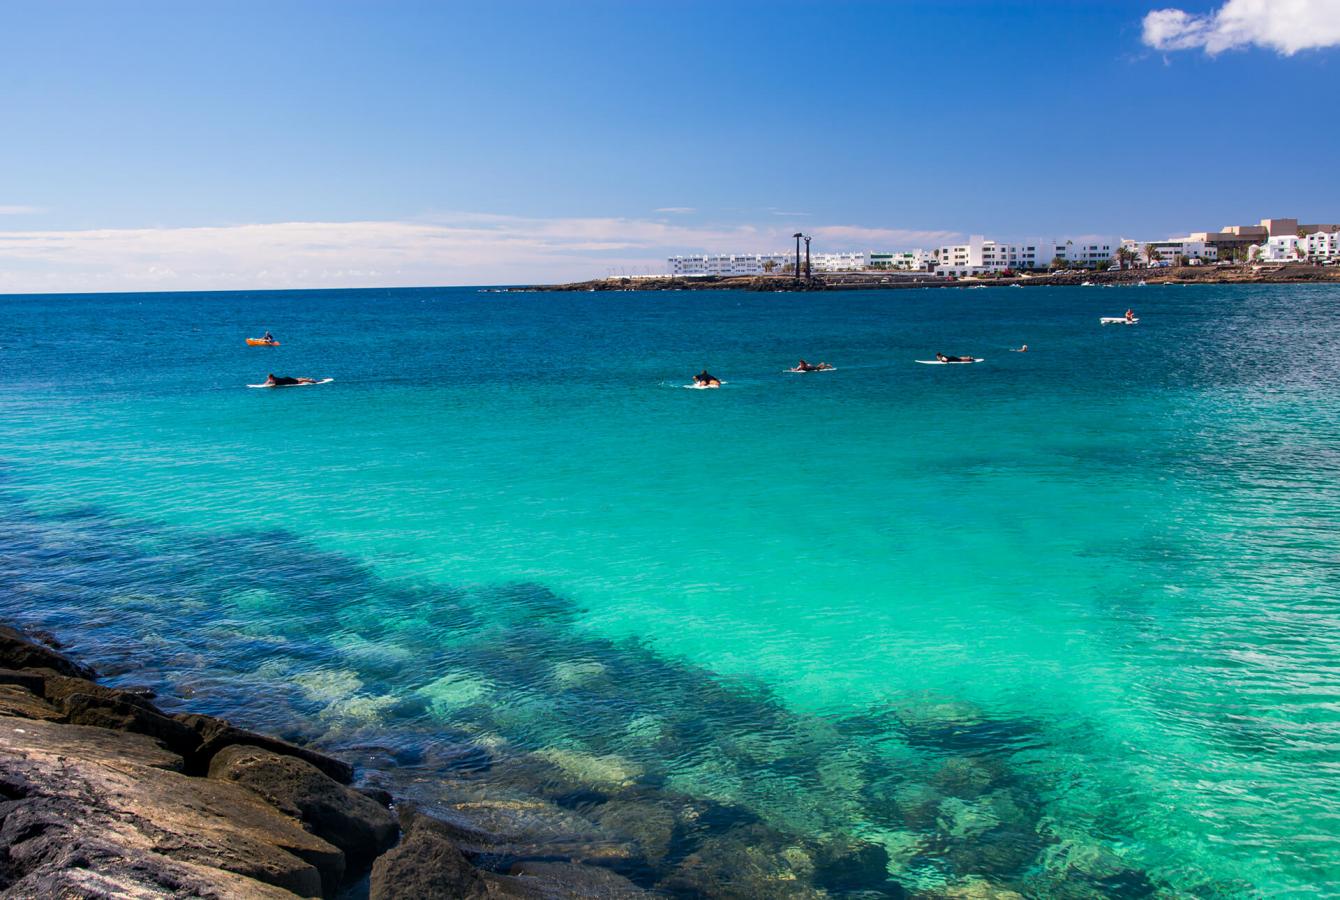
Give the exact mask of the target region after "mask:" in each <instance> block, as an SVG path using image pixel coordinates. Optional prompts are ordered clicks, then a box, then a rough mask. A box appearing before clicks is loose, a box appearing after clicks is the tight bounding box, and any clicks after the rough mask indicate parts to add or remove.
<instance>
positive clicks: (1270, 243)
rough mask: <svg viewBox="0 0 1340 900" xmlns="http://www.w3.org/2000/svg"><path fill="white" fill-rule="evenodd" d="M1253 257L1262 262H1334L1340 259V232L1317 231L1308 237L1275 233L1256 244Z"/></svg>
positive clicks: (1253, 248)
mask: <svg viewBox="0 0 1340 900" xmlns="http://www.w3.org/2000/svg"><path fill="white" fill-rule="evenodd" d="M1252 250H1254V251H1255V253H1254V254H1253V258H1254V259H1257V260H1260V261H1262V262H1309V261H1310V262H1323V263H1324V262H1333V261H1335V260H1340V234H1338V233H1336V232H1334V231H1329V232H1327V231H1316V232H1313V233H1312V234H1309V235H1307V236H1306V237H1298V236H1297V235H1292V234H1281V235H1275V236H1272V237H1271V238H1269V239H1268V240H1267V241H1266V242H1265V243H1264V244H1255V245H1253V247H1252Z"/></svg>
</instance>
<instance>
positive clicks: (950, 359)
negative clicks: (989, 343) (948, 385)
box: [935, 350, 977, 362]
mask: <svg viewBox="0 0 1340 900" xmlns="http://www.w3.org/2000/svg"><path fill="white" fill-rule="evenodd" d="M935 358H936V359H938V360H939V361H940V362H976V361H977V360H976V359H974V358H973V357H971V356H945V355H944V354H943V353H940V352H939V351H938V350H937V351H936V353H935Z"/></svg>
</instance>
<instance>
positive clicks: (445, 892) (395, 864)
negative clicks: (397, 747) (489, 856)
mask: <svg viewBox="0 0 1340 900" xmlns="http://www.w3.org/2000/svg"><path fill="white" fill-rule="evenodd" d="M401 825H402V827H403V828H404V831H405V836H404V839H403V840H401V842H400V844H399V846H397V847H396V848H395V849H393V850H391V851H390V852H389V853H386V854H384V855H383V856H382V857H381V858H379V859H378V860H377V861H376V862H375V863H373V865H372V880H371V886H370V889H369V898H370V900H420V898H427V897H444V898H445V897H460V898H473V897H487V896H488V887H487V886H486V884H485V882H484V877H483V876H482V875H481V874H480V873H479V870H478V869H476V868H475V867H474V866H472V865H471V864H470V862H469V861H468V860H467V859H466V858H465V856H464V854H462V853H461V851H460V849H459V848H458V847H457V846H456V842H455V841H454V840H453V839H452V835H451V833H450V832H449V830H448V829H447V828H445V827H444V826H443V825H442V824H441V823H440V822H437V821H435V820H433V819H430V818H428V817H427V816H424V815H420V814H419V813H418V812H417V811H416V810H415V809H414V808H413V807H406V808H405V809H404V810H403V811H402V813H401Z"/></svg>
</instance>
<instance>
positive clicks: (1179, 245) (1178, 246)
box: [1121, 238, 1219, 265]
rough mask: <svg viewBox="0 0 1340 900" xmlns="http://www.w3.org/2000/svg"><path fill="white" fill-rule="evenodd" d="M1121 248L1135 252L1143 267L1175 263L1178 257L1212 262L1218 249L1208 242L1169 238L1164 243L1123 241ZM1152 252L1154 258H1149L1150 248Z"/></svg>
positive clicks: (1217, 256)
mask: <svg viewBox="0 0 1340 900" xmlns="http://www.w3.org/2000/svg"><path fill="white" fill-rule="evenodd" d="M1121 246H1123V247H1125V248H1127V249H1128V250H1133V251H1135V253H1136V255H1137V256H1138V258H1139V259H1140V260H1142V261H1143V262H1144V263H1145V265H1153V264H1164V263H1166V264H1168V265H1172V264H1173V263H1175V262H1177V258H1178V257H1179V256H1180V257H1182V258H1183V259H1186V260H1188V261H1189V260H1193V259H1199V260H1204V261H1205V262H1214V261H1215V260H1216V259H1218V258H1219V248H1218V246H1216V245H1215V244H1213V243H1210V242H1209V241H1202V240H1192V239H1191V238H1171V239H1169V240H1166V241H1132V240H1129V239H1126V240H1123V241H1122V242H1121ZM1151 247H1152V248H1153V250H1154V258H1152V259H1151V258H1150V255H1149V250H1150V248H1151Z"/></svg>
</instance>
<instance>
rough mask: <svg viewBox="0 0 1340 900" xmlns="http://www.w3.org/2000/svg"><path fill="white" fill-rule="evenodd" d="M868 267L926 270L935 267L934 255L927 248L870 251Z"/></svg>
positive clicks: (913, 270)
mask: <svg viewBox="0 0 1340 900" xmlns="http://www.w3.org/2000/svg"><path fill="white" fill-rule="evenodd" d="M869 268H871V269H898V270H901V271H904V272H926V271H929V270H930V269H933V268H935V257H934V256H933V255H932V254H931V252H930V251H929V250H902V251H898V252H883V251H872V252H871V253H870V262H869Z"/></svg>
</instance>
